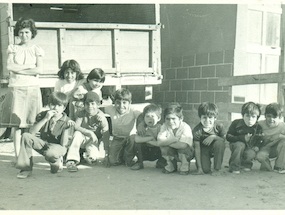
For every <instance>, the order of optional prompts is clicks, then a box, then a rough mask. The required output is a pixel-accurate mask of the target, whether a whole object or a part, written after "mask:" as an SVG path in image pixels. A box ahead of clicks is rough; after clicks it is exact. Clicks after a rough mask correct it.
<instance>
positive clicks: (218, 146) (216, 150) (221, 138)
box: [193, 102, 226, 174]
mask: <svg viewBox="0 0 285 215" xmlns="http://www.w3.org/2000/svg"><path fill="white" fill-rule="evenodd" d="M198 115H199V118H200V123H199V124H198V125H197V126H196V127H195V128H194V129H193V139H194V148H195V157H196V162H197V163H196V165H197V169H198V172H197V174H203V173H206V174H207V173H212V172H211V157H214V170H215V171H219V170H220V169H221V166H222V163H223V157H224V152H225V135H226V131H225V129H224V126H223V124H221V123H217V122H216V120H217V116H218V108H217V106H216V105H215V104H213V103H210V102H204V103H202V104H201V105H200V106H199V108H198Z"/></svg>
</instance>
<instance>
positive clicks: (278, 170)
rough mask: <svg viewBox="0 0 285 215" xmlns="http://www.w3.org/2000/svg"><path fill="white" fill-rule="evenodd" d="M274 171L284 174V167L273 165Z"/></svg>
mask: <svg viewBox="0 0 285 215" xmlns="http://www.w3.org/2000/svg"><path fill="white" fill-rule="evenodd" d="M273 170H274V172H278V173H280V174H285V169H283V168H281V167H276V166H275V167H274V168H273Z"/></svg>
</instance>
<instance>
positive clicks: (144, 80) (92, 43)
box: [0, 3, 162, 96]
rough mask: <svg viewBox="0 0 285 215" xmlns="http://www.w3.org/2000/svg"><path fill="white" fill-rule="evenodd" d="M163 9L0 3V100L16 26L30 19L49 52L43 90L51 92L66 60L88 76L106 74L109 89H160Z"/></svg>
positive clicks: (42, 76)
mask: <svg viewBox="0 0 285 215" xmlns="http://www.w3.org/2000/svg"><path fill="white" fill-rule="evenodd" d="M159 10H160V9H159V4H28V3H25V4H23V3H0V14H1V20H0V33H1V43H0V48H1V52H0V66H1V67H0V84H1V94H3V93H5V91H6V90H7V86H8V83H9V71H7V69H6V66H7V65H6V61H7V53H6V51H7V47H8V45H9V44H13V43H14V44H17V43H18V42H19V39H18V38H17V37H15V36H14V26H15V23H16V21H17V20H18V19H19V18H20V17H26V18H32V19H34V21H35V23H36V27H37V29H38V34H37V36H36V37H35V38H34V40H35V43H36V44H37V45H39V46H41V47H42V48H43V49H44V51H45V57H44V71H43V73H42V74H40V76H39V78H40V83H39V84H40V87H41V89H52V88H53V87H54V85H55V82H56V80H58V76H57V72H58V71H59V68H60V66H61V65H62V63H63V62H64V61H65V60H68V59H75V60H76V61H77V62H78V63H79V64H80V66H81V69H82V72H83V73H84V74H85V75H87V74H88V73H89V72H90V71H91V70H92V69H93V68H102V69H103V70H104V72H105V73H106V81H105V84H104V85H105V86H112V87H114V88H115V89H118V88H121V87H122V86H129V85H143V86H146V89H148V92H146V94H148V96H149V94H151V90H152V88H151V87H152V86H153V85H157V84H161V81H162V75H161V50H160V49H161V41H160V29H161V24H160V12H159Z"/></svg>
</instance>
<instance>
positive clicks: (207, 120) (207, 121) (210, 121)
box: [200, 115, 217, 129]
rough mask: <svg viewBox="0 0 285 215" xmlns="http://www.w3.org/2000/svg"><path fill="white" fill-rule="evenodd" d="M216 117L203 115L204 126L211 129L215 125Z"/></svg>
mask: <svg viewBox="0 0 285 215" xmlns="http://www.w3.org/2000/svg"><path fill="white" fill-rule="evenodd" d="M216 119H217V118H216V117H215V116H208V115H201V117H200V122H201V124H202V125H203V127H204V128H206V129H211V128H213V127H214V124H215V121H216Z"/></svg>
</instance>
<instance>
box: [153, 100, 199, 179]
mask: <svg viewBox="0 0 285 215" xmlns="http://www.w3.org/2000/svg"><path fill="white" fill-rule="evenodd" d="M163 115H164V120H165V122H164V124H163V125H162V126H161V129H160V132H159V134H158V137H157V140H158V145H159V146H160V149H161V154H162V157H163V158H165V159H166V162H167V164H166V166H165V167H164V169H163V171H162V172H163V173H165V174H169V173H172V172H175V171H176V170H177V161H178V160H180V162H181V166H180V169H179V173H180V174H181V175H188V173H189V170H190V160H192V159H193V157H194V148H193V136H192V130H191V128H190V126H189V125H188V124H187V123H185V122H184V121H183V113H182V107H181V105H180V104H178V103H170V104H169V105H168V107H167V108H165V110H164V114H163Z"/></svg>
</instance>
